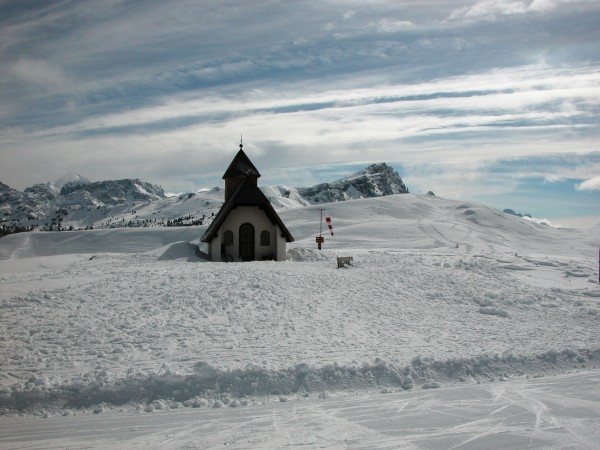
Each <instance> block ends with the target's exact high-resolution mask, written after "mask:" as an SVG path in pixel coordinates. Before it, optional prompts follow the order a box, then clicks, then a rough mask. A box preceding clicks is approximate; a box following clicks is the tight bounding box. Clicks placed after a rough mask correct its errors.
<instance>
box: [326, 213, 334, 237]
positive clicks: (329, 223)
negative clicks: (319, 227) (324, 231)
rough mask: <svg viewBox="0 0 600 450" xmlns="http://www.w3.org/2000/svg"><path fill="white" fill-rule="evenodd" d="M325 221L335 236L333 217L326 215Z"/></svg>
mask: <svg viewBox="0 0 600 450" xmlns="http://www.w3.org/2000/svg"><path fill="white" fill-rule="evenodd" d="M325 222H327V226H328V227H329V232H330V233H331V235H332V236H333V225H332V224H331V217H325Z"/></svg>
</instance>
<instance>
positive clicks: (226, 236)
mask: <svg viewBox="0 0 600 450" xmlns="http://www.w3.org/2000/svg"><path fill="white" fill-rule="evenodd" d="M223 244H224V245H233V231H231V230H227V231H225V233H223Z"/></svg>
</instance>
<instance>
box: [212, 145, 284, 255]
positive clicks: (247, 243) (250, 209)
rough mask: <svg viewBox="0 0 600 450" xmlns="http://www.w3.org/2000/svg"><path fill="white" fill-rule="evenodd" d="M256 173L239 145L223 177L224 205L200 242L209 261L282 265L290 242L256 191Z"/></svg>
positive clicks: (258, 191)
mask: <svg viewBox="0 0 600 450" xmlns="http://www.w3.org/2000/svg"><path fill="white" fill-rule="evenodd" d="M259 177H260V173H259V172H258V170H257V169H256V167H254V164H252V162H251V161H250V159H249V158H248V156H247V155H246V153H245V152H244V150H243V144H242V143H240V150H239V151H238V152H237V154H236V155H235V158H233V161H231V164H229V167H228V168H227V170H226V171H225V174H224V175H223V179H224V180H225V203H223V206H221V209H220V210H219V212H218V213H217V215H216V216H215V218H214V220H213V222H212V223H211V224H210V226H209V227H208V229H207V230H206V232H205V233H204V235H203V236H202V238H201V241H202V242H206V243H207V244H208V256H209V258H210V260H211V261H255V260H275V261H284V260H285V255H286V243H288V242H293V241H294V238H293V237H292V235H291V234H290V232H289V231H288V229H287V228H286V226H285V225H284V224H283V221H282V220H281V218H280V217H279V215H278V214H277V212H276V211H275V209H274V208H273V206H272V205H271V203H270V202H269V199H268V198H267V197H266V196H265V195H264V194H263V193H262V191H261V190H260V189H259V188H258V178H259Z"/></svg>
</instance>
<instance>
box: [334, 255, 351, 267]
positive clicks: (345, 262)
mask: <svg viewBox="0 0 600 450" xmlns="http://www.w3.org/2000/svg"><path fill="white" fill-rule="evenodd" d="M352 261H354V258H353V257H352V256H338V257H337V265H338V269H341V268H342V267H344V266H351V265H352V264H350V263H351V262H352Z"/></svg>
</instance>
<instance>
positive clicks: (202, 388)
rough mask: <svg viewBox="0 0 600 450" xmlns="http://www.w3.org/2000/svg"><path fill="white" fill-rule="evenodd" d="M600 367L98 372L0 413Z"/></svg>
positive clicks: (22, 393) (8, 402) (577, 354)
mask: <svg viewBox="0 0 600 450" xmlns="http://www.w3.org/2000/svg"><path fill="white" fill-rule="evenodd" d="M599 362H600V350H587V349H580V350H562V351H548V352H544V353H542V354H539V355H534V356H524V355H513V354H504V355H497V354H496V355H479V356H477V357H473V358H452V359H448V360H444V361H438V360H435V359H432V358H427V357H420V356H417V357H415V358H413V360H412V361H411V363H410V364H409V365H407V366H404V367H398V366H395V365H394V364H391V363H388V362H386V361H383V360H381V359H376V360H375V361H374V362H372V363H363V364H361V365H339V364H336V363H333V364H327V365H325V366H320V367H313V366H311V365H310V364H308V363H300V364H296V365H295V366H294V367H290V368H288V369H279V370H269V369H265V368H264V367H259V366H253V365H249V366H247V367H245V368H243V369H233V370H223V369H219V368H216V367H213V366H211V365H210V364H208V363H206V362H198V363H196V365H195V366H194V371H193V373H190V374H177V373H173V372H171V371H169V370H166V371H162V372H160V373H154V374H149V375H131V376H128V377H126V378H124V379H119V380H108V379H107V377H106V374H105V373H98V374H96V378H95V379H92V380H90V379H88V380H85V379H82V380H80V381H79V382H76V383H66V384H61V385H58V386H49V385H47V380H46V379H43V378H35V377H32V378H30V379H29V380H28V381H27V383H26V384H25V385H24V386H22V387H20V388H15V389H12V390H10V389H3V390H2V391H1V392H0V408H2V409H4V412H5V413H6V412H11V411H25V410H28V411H31V410H35V409H40V408H43V409H45V410H48V409H50V410H57V409H58V410H62V409H65V408H67V409H68V408H95V409H94V412H101V411H96V410H97V409H98V407H101V406H102V405H106V404H108V405H125V404H132V405H134V404H139V403H142V404H145V405H147V406H146V407H145V411H146V412H153V411H155V410H156V409H168V408H180V407H182V406H192V407H221V406H223V405H229V406H231V407H235V406H243V405H247V404H248V403H249V401H248V400H247V398H256V397H264V396H281V395H284V396H287V395H302V396H311V395H320V394H323V393H328V394H330V393H335V392H341V391H345V392H347V391H348V390H364V389H381V388H392V389H397V390H409V389H413V387H415V386H421V387H423V388H425V389H431V388H437V387H440V386H441V385H440V383H439V382H446V383H447V382H464V381H466V380H467V379H468V380H471V381H478V382H481V381H485V382H489V381H496V380H504V379H507V378H510V377H514V376H535V377H537V376H541V375H540V374H541V373H542V372H548V371H552V370H554V371H557V370H570V369H572V368H574V367H575V368H577V367H586V365H587V364H598V363H599ZM434 380H438V381H434ZM387 391H388V392H389V389H388V390H387ZM239 399H241V400H239ZM244 399H246V400H244ZM223 400H224V402H223Z"/></svg>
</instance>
